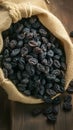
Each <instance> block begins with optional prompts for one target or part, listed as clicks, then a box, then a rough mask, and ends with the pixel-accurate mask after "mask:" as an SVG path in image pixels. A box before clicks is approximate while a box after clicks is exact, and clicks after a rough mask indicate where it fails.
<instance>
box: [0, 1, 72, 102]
mask: <svg viewBox="0 0 73 130" xmlns="http://www.w3.org/2000/svg"><path fill="white" fill-rule="evenodd" d="M50 4H51V3H50ZM32 15H37V16H38V18H39V20H40V21H41V23H42V24H43V25H44V26H45V27H46V28H48V29H49V30H50V32H52V33H53V34H54V36H56V37H57V38H58V39H60V40H61V43H62V44H63V46H64V49H65V53H66V63H67V71H66V76H65V80H66V83H65V89H67V87H68V85H69V83H70V81H71V80H72V78H73V45H72V42H71V40H70V38H69V36H68V34H67V32H66V30H65V28H64V26H63V24H62V23H61V21H60V20H59V19H58V18H57V17H56V16H54V15H53V14H52V13H51V12H50V11H48V9H47V6H46V3H45V0H11V1H10V0H0V52H1V51H2V48H3V39H2V35H1V33H2V31H4V30H6V29H8V28H9V27H10V25H11V24H12V22H13V23H16V22H18V20H20V19H22V18H28V17H31V16H32ZM0 86H2V88H3V89H4V90H5V91H6V92H7V94H8V98H9V99H10V100H13V101H18V102H22V103H29V104H36V103H42V102H43V101H42V100H41V99H35V98H32V97H27V96H24V95H23V94H21V93H20V92H19V91H18V90H17V88H16V87H15V85H14V84H13V83H12V82H11V81H10V80H9V79H5V77H4V74H3V71H2V69H1V68H0Z"/></svg>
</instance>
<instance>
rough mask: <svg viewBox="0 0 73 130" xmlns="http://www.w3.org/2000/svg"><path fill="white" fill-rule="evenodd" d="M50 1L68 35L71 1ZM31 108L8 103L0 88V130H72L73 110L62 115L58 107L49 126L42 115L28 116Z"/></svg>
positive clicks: (72, 12) (72, 16)
mask: <svg viewBox="0 0 73 130" xmlns="http://www.w3.org/2000/svg"><path fill="white" fill-rule="evenodd" d="M50 1H51V2H50V5H49V6H50V9H51V10H52V12H53V13H54V14H55V15H56V16H58V18H60V20H61V21H62V22H63V24H64V26H65V27H66V29H67V31H68V33H69V32H70V31H72V30H73V0H50ZM72 97H73V96H72ZM72 104H73V100H72ZM42 106H43V105H38V107H42ZM33 108H36V105H24V104H21V103H14V102H11V101H8V99H7V95H6V94H5V92H4V91H3V90H2V89H1V88H0V130H73V109H72V111H71V112H68V113H64V112H63V111H62V105H60V106H59V108H60V110H59V115H58V118H57V122H56V124H54V125H51V124H48V123H47V122H46V118H45V117H44V116H42V115H40V116H38V117H36V118H33V117H32V116H31V114H30V113H31V111H32V109H33Z"/></svg>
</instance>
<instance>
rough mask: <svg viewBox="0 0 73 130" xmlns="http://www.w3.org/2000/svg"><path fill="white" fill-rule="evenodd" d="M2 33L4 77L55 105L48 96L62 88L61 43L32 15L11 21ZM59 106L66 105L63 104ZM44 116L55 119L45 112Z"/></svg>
mask: <svg viewBox="0 0 73 130" xmlns="http://www.w3.org/2000/svg"><path fill="white" fill-rule="evenodd" d="M2 35H3V42H4V47H3V50H2V52H1V54H0V67H1V68H2V69H3V72H4V74H5V78H8V79H10V80H11V81H12V82H13V83H14V84H15V86H16V87H17V89H18V90H19V91H20V92H21V93H23V94H25V95H27V96H30V95H31V96H33V97H36V98H41V99H43V100H44V101H45V102H46V103H52V104H59V103H60V100H59V99H58V98H55V99H54V100H53V101H52V99H51V98H52V97H53V96H55V95H56V94H58V93H64V91H65V90H64V86H65V72H66V57H65V52H64V49H63V46H62V44H61V42H60V41H59V40H58V39H57V38H56V37H55V36H54V35H53V34H52V33H51V32H50V31H48V30H47V29H46V28H45V27H44V26H43V25H42V24H41V23H40V21H39V20H38V18H37V17H36V16H33V17H31V18H27V19H22V20H21V21H19V22H17V23H15V24H12V25H11V26H10V28H9V29H8V30H6V31H4V32H3V33H2ZM69 107H70V106H69ZM63 108H64V109H65V108H66V105H65V103H64V105H63ZM69 109H70V108H69ZM47 118H48V119H49V118H50V119H49V120H51V119H52V120H55V119H56V117H55V119H53V115H50V117H48V114H47Z"/></svg>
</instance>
